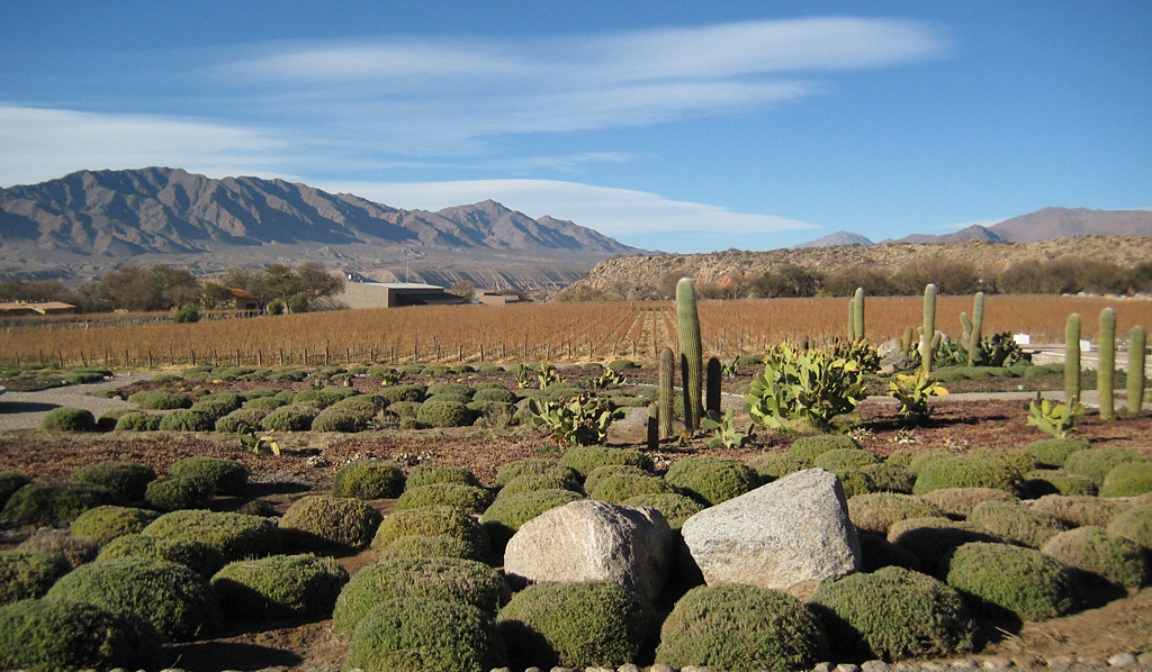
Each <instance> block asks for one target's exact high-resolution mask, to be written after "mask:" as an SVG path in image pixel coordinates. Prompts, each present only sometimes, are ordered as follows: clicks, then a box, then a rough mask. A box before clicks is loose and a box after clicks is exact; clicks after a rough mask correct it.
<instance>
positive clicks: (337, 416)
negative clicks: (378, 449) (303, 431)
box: [312, 407, 368, 434]
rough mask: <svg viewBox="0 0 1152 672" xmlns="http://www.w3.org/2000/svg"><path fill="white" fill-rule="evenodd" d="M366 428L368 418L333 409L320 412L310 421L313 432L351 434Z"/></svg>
mask: <svg viewBox="0 0 1152 672" xmlns="http://www.w3.org/2000/svg"><path fill="white" fill-rule="evenodd" d="M367 427H368V418H365V417H364V416H363V415H360V414H357V413H350V412H347V411H341V410H338V409H334V408H333V407H329V408H326V409H325V410H323V411H321V412H320V414H319V415H317V416H316V418H315V419H314V420H312V431H313V432H338V433H341V434H352V433H354V432H362V431H364V430H365V429H367Z"/></svg>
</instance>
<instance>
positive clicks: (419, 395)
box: [379, 384, 428, 405]
mask: <svg viewBox="0 0 1152 672" xmlns="http://www.w3.org/2000/svg"><path fill="white" fill-rule="evenodd" d="M427 392H428V389H427V388H426V387H424V386H423V385H419V384H413V385H389V386H387V387H385V388H383V389H381V390H380V392H379V394H380V396H382V397H384V398H385V399H387V400H388V401H389V402H390V405H391V404H395V403H396V402H398V401H414V402H416V403H420V402H422V401H424V397H425V396H426V395H427Z"/></svg>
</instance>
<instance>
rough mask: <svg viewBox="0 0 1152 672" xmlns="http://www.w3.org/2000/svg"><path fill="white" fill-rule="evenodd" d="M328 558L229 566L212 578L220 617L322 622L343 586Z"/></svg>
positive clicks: (339, 570)
mask: <svg viewBox="0 0 1152 672" xmlns="http://www.w3.org/2000/svg"><path fill="white" fill-rule="evenodd" d="M348 578H349V577H348V570H346V569H344V568H343V567H341V566H340V563H338V562H336V561H335V560H334V559H332V558H318V557H316V556H314V555H307V554H306V555H270V556H268V557H265V558H259V559H257V560H239V561H236V562H230V563H228V564H227V565H225V566H224V569H221V570H220V571H219V572H217V573H216V575H215V576H213V577H212V588H213V589H215V591H216V596H217V598H218V599H219V600H220V607H221V609H222V610H223V611H224V615H225V616H230V617H232V618H238V619H241V620H249V621H263V620H283V619H288V618H303V617H306V616H319V617H324V618H327V617H328V616H330V615H331V614H332V609H333V608H334V607H335V606H336V597H337V596H338V595H340V590H341V589H342V588H343V587H344V584H346V583H348Z"/></svg>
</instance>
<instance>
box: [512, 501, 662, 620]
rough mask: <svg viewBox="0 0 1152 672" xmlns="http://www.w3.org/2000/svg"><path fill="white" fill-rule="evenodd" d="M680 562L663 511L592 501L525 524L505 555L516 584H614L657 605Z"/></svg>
mask: <svg viewBox="0 0 1152 672" xmlns="http://www.w3.org/2000/svg"><path fill="white" fill-rule="evenodd" d="M675 561H676V544H675V537H674V535H673V533H672V530H671V528H669V527H668V522H667V521H665V520H664V516H662V515H661V514H660V512H659V511H657V510H656V509H651V508H646V507H645V508H637V507H632V506H617V505H614V504H608V503H607V502H601V501H596V500H590V499H589V500H581V501H578V502H572V503H571V504H567V505H565V506H561V507H558V508H555V509H552V510H550V511H547V512H545V513H544V514H542V515H540V516H537V517H536V518H533V519H532V520H530V521H528V522H527V523H524V524H523V525H522V526H521V527H520V529H519V530H518V531H517V532H516V534H515V535H514V536H513V537H512V540H511V541H509V542H508V548H507V550H505V551H504V574H505V576H507V577H508V578H509V580H511V581H513V582H514V583H515V582H526V583H541V582H545V581H558V582H575V581H611V582H613V583H616V584H618V585H620V586H623V587H624V588H627V589H629V590H632V591H634V592H636V593H637V594H638V595H640V597H642V598H644V599H646V600H648V601H649V602H652V601H654V600H656V598H657V597H659V596H660V593H661V591H663V590H664V586H665V585H666V584H667V583H668V579H669V578H670V577H671V575H672V573H673V571H674V569H675Z"/></svg>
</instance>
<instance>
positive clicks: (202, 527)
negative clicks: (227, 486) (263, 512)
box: [141, 509, 280, 562]
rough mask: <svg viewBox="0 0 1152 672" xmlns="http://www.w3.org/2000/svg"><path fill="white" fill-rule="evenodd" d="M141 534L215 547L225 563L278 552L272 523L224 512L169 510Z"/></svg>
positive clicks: (278, 535) (262, 519) (278, 547)
mask: <svg viewBox="0 0 1152 672" xmlns="http://www.w3.org/2000/svg"><path fill="white" fill-rule="evenodd" d="M141 534H144V535H147V536H150V537H156V538H158V539H182V540H185V541H199V542H201V543H203V544H207V545H208V546H210V547H212V548H214V549H216V550H217V551H218V552H219V553H220V555H221V557H223V559H224V561H225V562H231V561H233V560H243V559H245V558H259V557H263V556H265V555H273V554H275V553H278V552H279V551H280V530H278V529H277V528H276V527H275V526H274V525H273V524H272V523H270V522H268V521H267V520H266V519H264V518H258V517H256V516H245V515H244V514H240V513H230V512H224V511H205V510H202V509H186V510H182V511H173V512H171V513H166V514H164V515H162V516H160V517H159V518H157V519H156V520H155V521H153V522H152V523H151V524H150V525H148V527H146V528H144V531H143V532H141Z"/></svg>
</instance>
